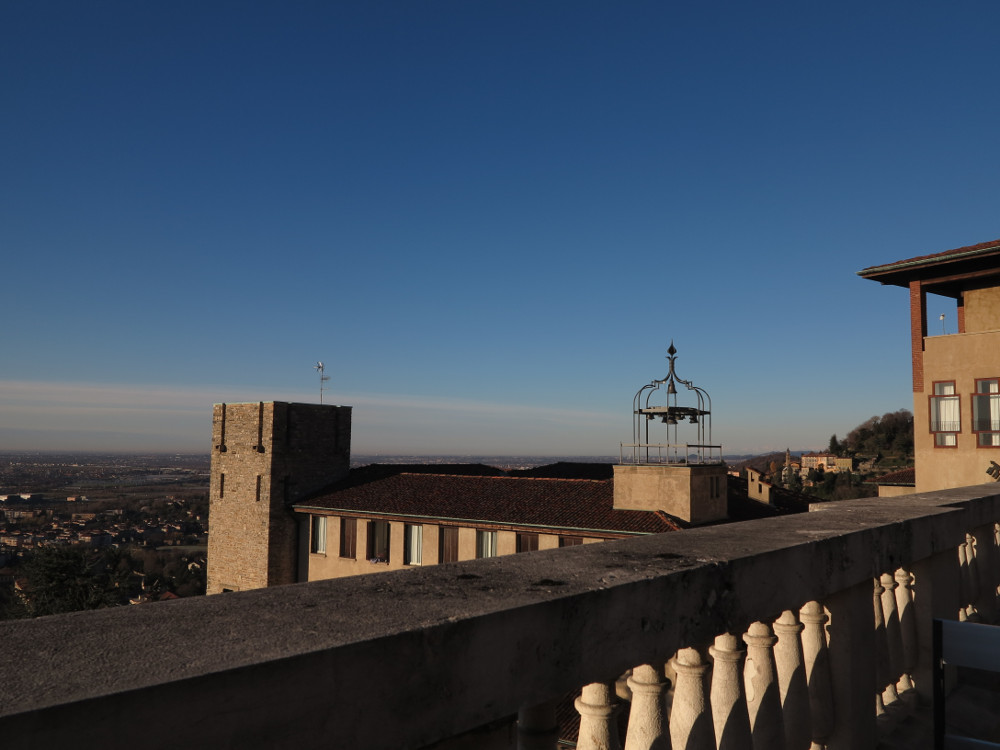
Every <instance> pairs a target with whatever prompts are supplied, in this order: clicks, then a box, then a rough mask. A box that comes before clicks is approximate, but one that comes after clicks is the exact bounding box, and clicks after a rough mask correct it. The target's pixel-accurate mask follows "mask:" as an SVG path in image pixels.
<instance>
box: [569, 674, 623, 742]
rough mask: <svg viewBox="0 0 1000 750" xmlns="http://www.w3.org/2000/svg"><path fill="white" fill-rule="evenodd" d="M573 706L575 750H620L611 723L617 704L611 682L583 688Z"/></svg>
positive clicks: (616, 730) (613, 719)
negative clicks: (576, 717)
mask: <svg viewBox="0 0 1000 750" xmlns="http://www.w3.org/2000/svg"><path fill="white" fill-rule="evenodd" d="M574 705H575V706H576V710H577V713H579V714H580V736H579V739H578V740H577V743H576V747H577V750H621V743H620V742H619V740H618V722H617V721H616V720H615V715H616V714H617V713H618V709H619V708H620V707H621V704H620V703H619V702H618V701H617V700H616V698H615V685H614V683H613V682H593V683H591V684H590V685H585V686H584V688H583V692H581V694H580V696H579V697H578V698H577V699H576V702H575V703H574Z"/></svg>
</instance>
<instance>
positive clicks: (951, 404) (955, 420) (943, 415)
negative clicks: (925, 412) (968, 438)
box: [930, 380, 962, 448]
mask: <svg viewBox="0 0 1000 750" xmlns="http://www.w3.org/2000/svg"><path fill="white" fill-rule="evenodd" d="M930 407H931V408H930V411H931V432H933V433H934V445H936V446H939V447H945V448H953V447H955V446H956V445H958V437H957V434H958V433H959V432H960V431H961V429H962V423H961V418H960V417H959V397H958V395H957V394H956V393H955V381H954V380H945V381H941V382H938V383H935V384H934V395H933V396H931V397H930Z"/></svg>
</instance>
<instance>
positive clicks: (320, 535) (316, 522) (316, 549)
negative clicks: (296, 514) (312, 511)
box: [309, 516, 326, 555]
mask: <svg viewBox="0 0 1000 750" xmlns="http://www.w3.org/2000/svg"><path fill="white" fill-rule="evenodd" d="M309 552H310V553H311V554H313V555H325V554H326V516H309Z"/></svg>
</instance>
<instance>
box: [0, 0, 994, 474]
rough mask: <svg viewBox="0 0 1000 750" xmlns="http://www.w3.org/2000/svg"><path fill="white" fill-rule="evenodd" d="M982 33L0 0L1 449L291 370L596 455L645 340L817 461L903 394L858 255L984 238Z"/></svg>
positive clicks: (612, 10) (277, 395)
mask: <svg viewBox="0 0 1000 750" xmlns="http://www.w3.org/2000/svg"><path fill="white" fill-rule="evenodd" d="M998 31H1000V5H998V4H997V3H995V2H968V3H958V4H950V5H948V6H945V5H943V4H941V3H931V2H880V3H867V2H866V3H861V2H857V3H855V2H844V3H836V4H832V3H831V4H824V5H817V4H814V3H809V4H806V3H800V2H787V3H756V4H749V3H728V2H717V3H686V4H681V3H669V2H634V3H610V2H588V1H586V0H584V1H580V0H574V1H573V2H542V3H539V2H511V1H509V0H507V1H504V2H490V1H489V0H484V1H477V2H465V1H464V0H463V1H462V2H458V1H455V2H413V1H407V2H363V3H325V2H324V3H321V2H316V3H312V2H297V3H280V4H279V3H270V4H268V3H245V2H212V3H201V2H198V3H196V2H171V3H136V2H102V3H99V4H91V3H77V2H44V1H40V2H32V3H4V4H2V5H0V101H2V102H3V105H2V116H0V257H2V259H3V266H2V267H3V270H4V273H3V278H4V280H5V282H6V283H5V284H4V287H5V289H6V293H7V299H6V305H4V312H3V326H2V328H0V449H18V448H23V449H38V448H50V449H82V448H89V449H95V450H107V449H135V450H195V451H197V450H204V451H207V450H208V446H209V442H210V423H211V404H212V403H213V402H220V401H229V402H234V401H242V400H258V399H263V400H306V401H315V400H317V397H318V392H317V390H318V389H317V377H316V373H315V371H313V369H312V367H311V366H312V364H313V363H314V362H315V361H316V360H323V361H324V362H325V363H326V364H327V374H328V375H330V377H331V381H330V384H329V387H330V390H329V392H328V393H327V395H326V400H327V402H328V403H330V402H332V403H343V404H350V405H353V406H354V407H355V412H354V449H355V451H356V452H359V453H361V452H364V453H373V452H382V453H413V454H420V453H466V454H474V453H508V454H516V453H525V454H531V453H535V454H539V453H540V454H561V455H571V454H580V455H607V454H614V453H617V449H618V444H619V442H622V441H625V442H628V441H629V440H630V439H631V416H630V411H631V403H632V396H633V394H634V393H635V391H636V390H637V389H638V388H639V387H640V386H641V385H643V384H644V383H647V382H649V381H650V380H652V379H653V378H659V377H663V375H665V374H666V370H667V367H666V360H665V359H664V356H665V354H666V348H667V346H668V345H669V343H670V341H671V340H673V341H674V342H675V343H676V346H677V348H678V350H679V358H678V361H677V365H678V371H679V373H680V374H681V376H682V377H685V378H689V379H693V380H694V381H695V383H697V384H698V385H700V386H703V387H704V388H706V389H707V390H708V391H709V392H710V393H711V395H712V398H713V402H714V434H713V437H714V439H715V441H716V442H721V443H722V444H723V446H724V448H725V450H726V452H727V453H729V452H756V451H764V450H770V449H784V447H785V446H786V445H788V446H791V447H793V448H809V447H814V448H819V447H825V444H826V441H827V440H828V438H829V436H830V434H831V433H834V432H836V433H838V434H840V435H841V436H842V435H843V434H844V433H845V432H846V431H847V430H849V429H851V428H852V427H854V426H855V425H857V424H858V423H860V422H862V421H864V420H865V419H867V418H868V417H870V416H872V415H873V414H882V413H884V412H886V411H890V410H895V409H899V408H911V390H910V379H909V378H910V372H909V352H908V346H909V344H908V330H909V323H908V318H907V315H908V313H907V300H906V293H905V292H904V291H903V290H900V289H896V288H888V287H880V286H879V285H877V284H874V283H872V282H869V281H864V280H862V279H860V278H858V277H857V276H856V271H858V270H859V269H861V268H864V267H866V266H870V265H875V264H880V263H886V262H890V261H894V260H899V259H902V258H908V257H911V256H914V255H921V254H925V253H930V252H937V251H941V250H947V249H950V248H954V247H960V246H964V245H968V244H973V243H977V242H982V241H986V240H991V239H995V238H997V237H1000V220H998V210H997V209H998V197H1000V182H998V180H997V179H996V174H997V162H998V157H1000V139H998V138H997V136H996V123H997V122H998V120H1000V117H998V116H1000V97H997V96H996V89H997V81H998V80H1000V76H998V73H1000V60H998V58H997V56H996V54H995V40H996V38H997V34H998ZM952 307H953V306H952ZM949 309H950V308H949ZM932 316H933V318H934V321H935V323H934V324H933V325H932V331H933V330H935V329H934V326H936V325H937V322H936V321H937V308H934V309H933V310H932ZM949 321H950V323H951V325H952V326H954V315H953V314H950V316H949V317H948V318H946V323H945V324H946V326H947V325H948V323H949ZM952 330H953V328H952Z"/></svg>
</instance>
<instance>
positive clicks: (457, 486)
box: [295, 467, 681, 535]
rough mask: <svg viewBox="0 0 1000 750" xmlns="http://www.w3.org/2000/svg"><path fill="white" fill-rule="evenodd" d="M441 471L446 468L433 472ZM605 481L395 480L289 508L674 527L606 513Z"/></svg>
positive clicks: (638, 529)
mask: <svg viewBox="0 0 1000 750" xmlns="http://www.w3.org/2000/svg"><path fill="white" fill-rule="evenodd" d="M440 468H441V469H442V470H447V468H446V467H440ZM613 494H614V485H613V481H612V480H610V479H605V480H593V479H535V478H524V477H506V476H469V475H464V476H456V475H453V474H443V473H442V474H417V473H409V472H407V473H402V474H396V475H393V476H385V477H379V478H375V479H373V480H372V481H367V482H357V481H352V480H351V479H348V480H347V481H346V482H345V483H343V484H341V485H337V486H335V487H333V488H330V489H329V490H327V491H324V492H321V493H319V494H318V495H315V496H313V497H312V498H310V499H307V500H303V501H301V502H299V503H296V504H295V508H296V509H299V510H306V509H328V510H337V511H346V512H353V513H359V514H365V515H372V516H379V517H387V516H391V517H408V518H421V519H435V520H439V521H451V522H454V523H463V524H469V525H486V526H509V527H522V528H530V529H540V528H541V529H553V530H565V531H570V530H580V531H594V532H597V531H600V532H607V533H610V534H616V535H617V534H620V535H627V534H656V533H660V532H664V531H676V530H679V529H680V528H681V527H680V525H679V524H678V523H677V522H676V521H675V520H674V519H672V518H671V517H669V516H667V515H666V514H665V513H651V512H647V511H638V510H615V509H613V508H612V502H613Z"/></svg>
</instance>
